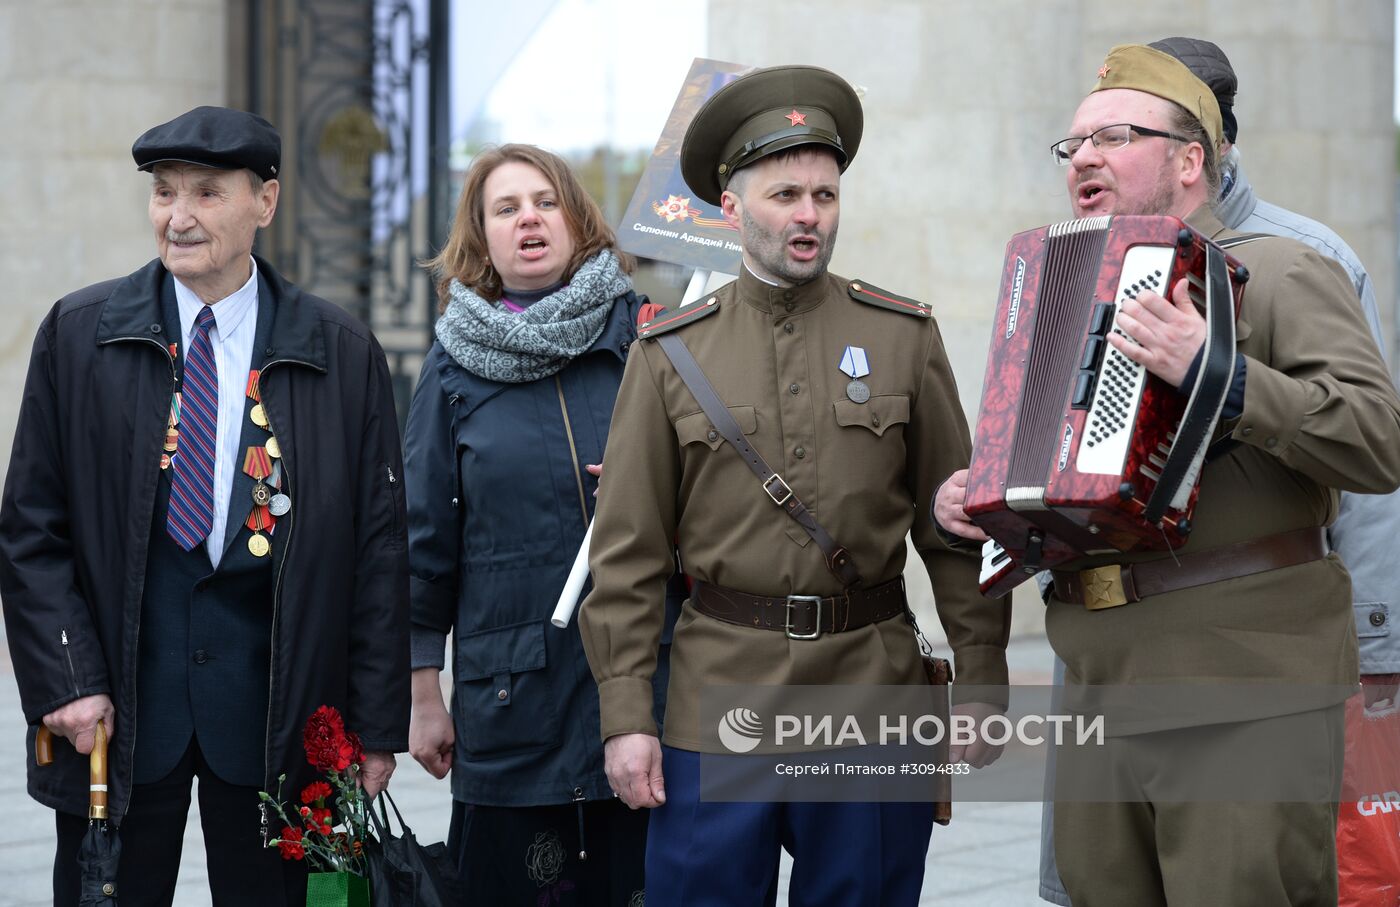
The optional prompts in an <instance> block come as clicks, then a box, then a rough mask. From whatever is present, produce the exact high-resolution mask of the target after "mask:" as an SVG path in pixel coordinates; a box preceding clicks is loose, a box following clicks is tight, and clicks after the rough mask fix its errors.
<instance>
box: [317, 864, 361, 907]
mask: <svg viewBox="0 0 1400 907" xmlns="http://www.w3.org/2000/svg"><path fill="white" fill-rule="evenodd" d="M306 907H369V880H368V879H366V878H365V877H364V876H358V875H355V874H354V873H353V872H313V873H311V875H309V876H307V878H306Z"/></svg>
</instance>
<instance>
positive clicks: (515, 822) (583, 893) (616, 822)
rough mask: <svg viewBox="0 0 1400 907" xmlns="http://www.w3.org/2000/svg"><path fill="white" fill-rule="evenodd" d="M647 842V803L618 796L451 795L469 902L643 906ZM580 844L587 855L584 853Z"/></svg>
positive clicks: (453, 843)
mask: <svg viewBox="0 0 1400 907" xmlns="http://www.w3.org/2000/svg"><path fill="white" fill-rule="evenodd" d="M646 842H647V813H646V811H645V810H636V811H633V810H629V809H628V808H627V807H626V806H625V805H623V804H622V802H621V801H618V800H600V801H593V802H585V803H582V804H573V803H568V804H562V805H559V806H473V805H469V804H466V803H462V802H459V801H453V803H452V827H451V830H450V831H449V832H448V841H447V846H448V850H449V852H450V853H454V854H456V858H457V872H458V875H459V877H460V878H461V879H462V881H463V888H464V890H465V891H466V892H467V899H466V901H465V902H464V904H465V905H467V907H517V905H519V907H641V905H642V903H643V894H642V855H643V853H644V851H645V850H646ZM580 850H582V851H584V852H586V853H587V854H588V859H586V860H580V859H579V852H580ZM651 903H653V904H656V903H661V902H658V901H654V900H653V901H651Z"/></svg>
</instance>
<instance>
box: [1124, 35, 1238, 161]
mask: <svg viewBox="0 0 1400 907" xmlns="http://www.w3.org/2000/svg"><path fill="white" fill-rule="evenodd" d="M1147 46H1148V47H1151V48H1155V49H1157V50H1160V51H1162V53H1166V54H1171V55H1172V56H1173V57H1176V58H1177V59H1178V60H1180V61H1181V62H1182V63H1185V64H1186V68H1187V69H1189V70H1191V72H1192V73H1194V74H1195V76H1196V78H1198V79H1200V80H1201V81H1202V82H1204V83H1206V86H1207V87H1209V88H1210V90H1211V91H1212V92H1214V93H1215V101H1216V103H1217V104H1219V105H1220V118H1221V119H1222V120H1223V121H1224V126H1225V138H1226V139H1228V140H1229V141H1230V142H1231V143H1234V141H1235V136H1236V135H1238V134H1239V124H1238V123H1236V122H1235V111H1234V107H1235V92H1236V91H1238V90H1239V87H1240V81H1239V79H1238V78H1236V76H1235V68H1234V67H1233V66H1231V65H1230V58H1229V57H1227V56H1225V51H1223V50H1221V49H1220V45H1218V44H1216V43H1215V42H1213V41H1207V40H1205V39H1204V38H1182V37H1176V38H1163V39H1162V40H1160V41H1153V42H1152V43H1151V44H1149V45H1147Z"/></svg>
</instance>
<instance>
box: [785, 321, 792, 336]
mask: <svg viewBox="0 0 1400 907" xmlns="http://www.w3.org/2000/svg"><path fill="white" fill-rule="evenodd" d="M792 332H793V327H792V322H791V321H789V322H788V323H787V324H785V325H783V333H784V334H791V333H792Z"/></svg>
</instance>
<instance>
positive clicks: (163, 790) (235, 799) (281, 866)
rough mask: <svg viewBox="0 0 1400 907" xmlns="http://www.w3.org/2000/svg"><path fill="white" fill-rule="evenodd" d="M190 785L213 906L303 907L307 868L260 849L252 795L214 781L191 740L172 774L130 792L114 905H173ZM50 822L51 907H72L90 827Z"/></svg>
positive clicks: (82, 822)
mask: <svg viewBox="0 0 1400 907" xmlns="http://www.w3.org/2000/svg"><path fill="white" fill-rule="evenodd" d="M195 778H198V779H199V815H200V823H201V825H202V826H203V828H204V850H205V854H206V860H207V865H208V869H209V889H210V891H211V892H212V894H213V899H214V904H215V905H216V907H224V905H245V904H246V905H260V907H262V905H267V907H302V905H303V904H305V903H306V869H305V865H304V864H303V863H300V862H285V861H283V860H282V858H281V856H280V854H279V853H278V850H277V848H275V847H273V848H270V849H264V848H263V846H262V836H261V834H260V833H259V832H260V828H261V826H260V824H259V812H258V791H257V788H254V787H241V786H237V785H232V784H226V783H225V782H223V781H221V780H219V778H218V776H216V775H215V774H214V773H213V772H212V771H210V770H209V766H208V764H207V763H206V762H205V761H204V757H203V755H202V754H201V753H200V751H199V745H198V744H197V743H196V742H195V741H194V740H191V741H190V745H189V749H187V750H186V751H185V754H184V756H182V757H181V759H180V761H179V762H178V763H177V764H176V765H175V768H174V769H173V770H172V771H171V772H170V774H168V775H166V776H165V777H164V778H162V779H160V780H159V781H155V782H152V783H150V784H138V785H135V786H134V787H133V788H132V792H131V806H130V808H129V809H128V810H127V814H126V815H125V816H124V817H123V818H122V823H121V827H120V829H119V835H118V836H119V838H120V840H121V847H122V856H121V864H120V866H119V867H118V869H117V894H118V897H117V903H119V904H121V905H122V907H146V905H169V904H171V903H173V901H174V899H175V881H176V877H177V876H178V874H179V871H180V849H181V845H182V844H183V842H184V838H185V820H186V816H187V814H188V812H189V808H190V782H191V781H193V780H194V779H195ZM56 816H57V826H58V851H57V854H56V856H55V858H54V873H53V895H54V904H55V905H56V907H76V905H77V903H78V868H77V858H78V847H79V845H80V844H81V842H82V840H83V835H85V834H86V833H87V830H88V820H87V819H86V818H84V817H81V816H73V815H69V814H67V813H61V812H60V813H56ZM275 822H276V816H275V815H274V816H272V817H271V818H270V819H269V829H270V830H269V837H271V836H273V835H275V834H276V833H277V831H278V829H279V828H280V826H279V825H276V824H272V823H275Z"/></svg>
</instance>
